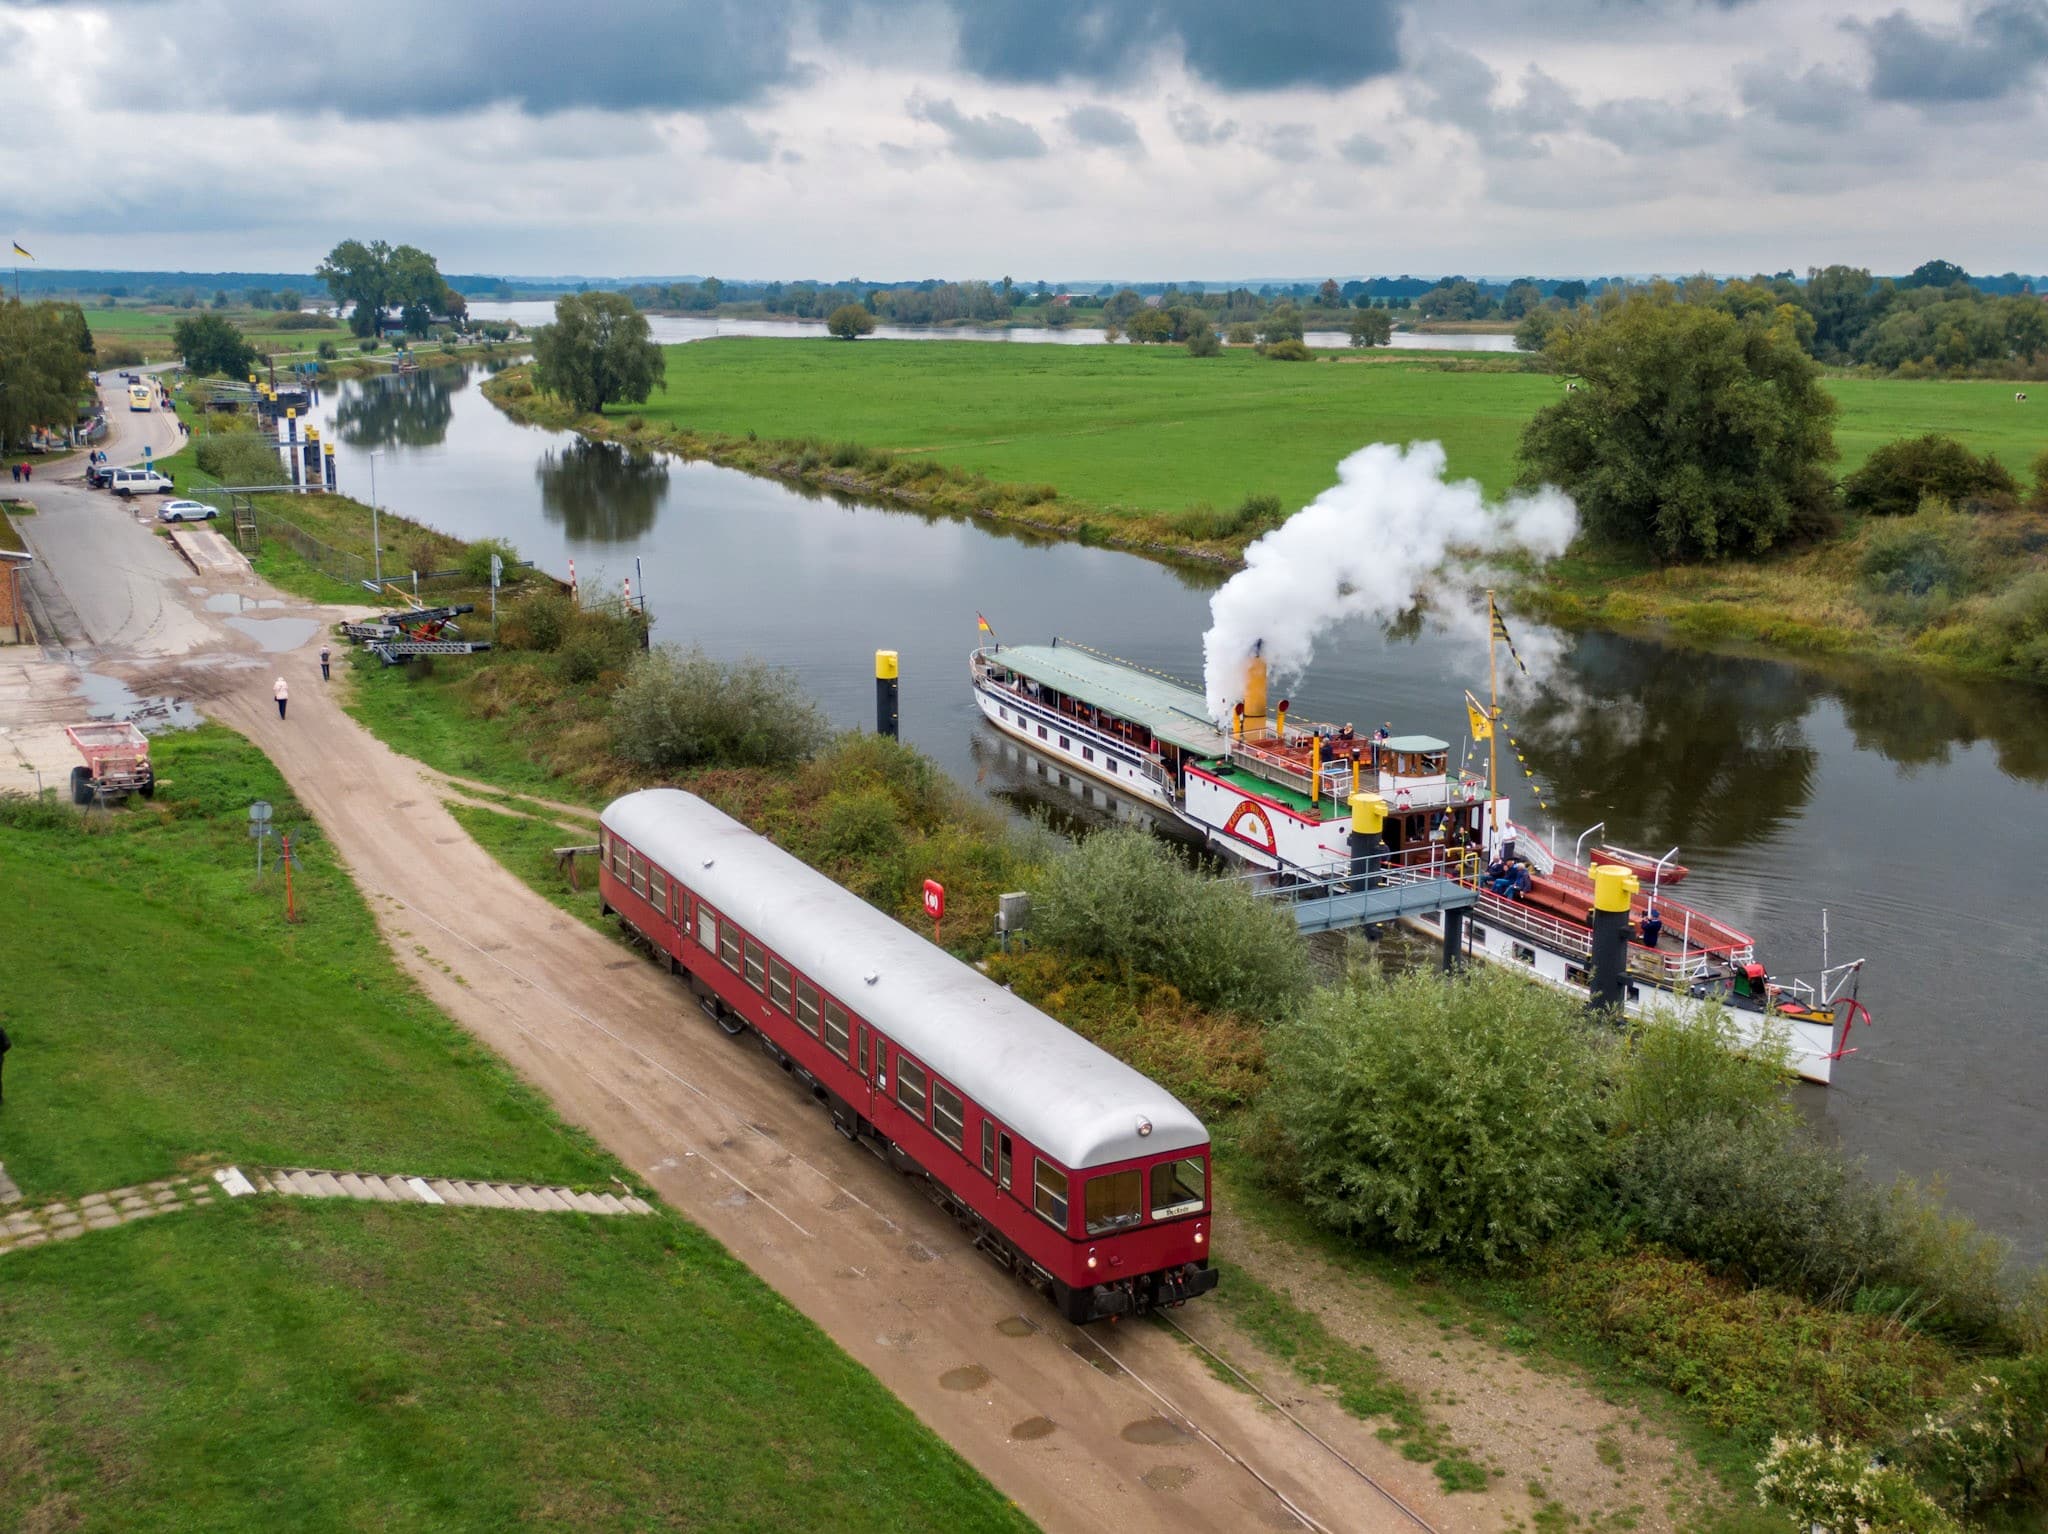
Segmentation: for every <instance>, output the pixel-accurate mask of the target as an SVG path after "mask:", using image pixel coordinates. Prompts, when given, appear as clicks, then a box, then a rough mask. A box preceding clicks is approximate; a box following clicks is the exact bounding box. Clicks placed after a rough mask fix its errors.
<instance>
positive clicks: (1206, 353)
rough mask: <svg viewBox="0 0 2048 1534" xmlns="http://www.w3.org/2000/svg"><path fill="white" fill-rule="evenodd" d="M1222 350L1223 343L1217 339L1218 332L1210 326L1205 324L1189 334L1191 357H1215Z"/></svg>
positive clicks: (1189, 352) (1189, 353)
mask: <svg viewBox="0 0 2048 1534" xmlns="http://www.w3.org/2000/svg"><path fill="white" fill-rule="evenodd" d="M1222 350H1223V343H1222V342H1221V341H1219V340H1217V339H1216V332H1215V330H1214V329H1212V328H1211V327H1210V326H1207V325H1203V326H1201V327H1200V328H1198V329H1196V330H1195V331H1193V332H1192V333H1190V334H1189V336H1188V355H1189V356H1190V357H1213V356H1215V355H1216V354H1217V353H1218V352H1220V351H1222Z"/></svg>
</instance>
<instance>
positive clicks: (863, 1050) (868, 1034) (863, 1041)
mask: <svg viewBox="0 0 2048 1534" xmlns="http://www.w3.org/2000/svg"><path fill="white" fill-rule="evenodd" d="M874 1036H875V1030H874V1029H872V1028H863V1029H861V1031H860V1059H859V1061H858V1062H857V1063H858V1065H859V1066H860V1073H861V1075H862V1076H866V1075H867V1073H868V1040H870V1039H872V1038H873V1037H874Z"/></svg>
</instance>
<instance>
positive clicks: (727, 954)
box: [718, 922, 740, 975]
mask: <svg viewBox="0 0 2048 1534" xmlns="http://www.w3.org/2000/svg"><path fill="white" fill-rule="evenodd" d="M718 957H719V960H720V962H722V963H723V964H724V965H725V967H726V968H727V969H729V970H731V971H732V972H733V973H734V974H735V975H737V974H738V973H739V972H740V929H739V928H737V927H735V926H734V925H733V924H732V923H731V922H724V923H721V924H720V926H719V930H718Z"/></svg>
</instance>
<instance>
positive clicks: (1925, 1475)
mask: <svg viewBox="0 0 2048 1534" xmlns="http://www.w3.org/2000/svg"><path fill="white" fill-rule="evenodd" d="M1905 1452H1906V1457H1907V1459H1908V1460H1909V1461H1910V1462H1911V1463H1912V1465H1913V1466H1914V1469H1915V1470H1916V1472H1917V1473H1918V1475H1919V1478H1920V1481H1921V1483H1922V1484H1923V1485H1925V1486H1927V1487H1929V1488H1931V1489H1932V1490H1933V1491H1934V1492H1935V1493H1936V1494H1937V1495H1938V1496H1939V1497H1940V1498H1941V1499H1942V1501H1944V1502H1945V1503H1946V1504H1947V1505H1948V1506H1949V1507H1950V1508H1951V1509H1952V1510H1953V1511H1955V1512H1957V1513H1960V1514H1964V1515H1973V1514H1974V1515H1981V1514H1984V1513H1988V1512H1990V1511H1992V1510H1993V1509H1995V1508H1997V1507H1998V1506H1999V1505H2000V1504H2002V1503H2003V1504H2011V1503H2014V1502H2016V1501H2018V1500H2020V1499H2021V1498H2022V1497H2023V1496H2026V1495H2028V1494H2029V1493H2031V1494H2033V1495H2036V1496H2038V1495H2039V1494H2040V1493H2041V1492H2043V1491H2048V1484H2044V1471H2048V1354H2039V1353H2036V1354H2033V1355H2031V1356H2029V1357H2026V1358H2019V1359H2007V1360H2003V1361H2000V1362H1998V1363H1994V1364H1991V1365H1989V1366H1988V1367H1986V1368H1983V1369H1979V1370H1973V1371H1971V1372H1970V1374H1969V1377H1968V1378H1967V1379H1966V1380H1964V1381H1963V1382H1962V1384H1961V1386H1960V1388H1958V1389H1957V1390H1955V1391H1954V1392H1953V1393H1952V1394H1951V1396H1950V1398H1949V1400H1947V1401H1946V1402H1944V1403H1943V1404H1942V1405H1941V1406H1940V1407H1938V1408H1937V1409H1936V1410H1934V1411H1932V1412H1930V1413H1928V1414H1927V1417H1926V1418H1925V1419H1924V1420H1923V1421H1922V1423H1921V1425H1920V1426H1919V1427H1917V1428H1915V1429H1914V1430H1913V1433H1912V1436H1911V1437H1910V1438H1909V1439H1908V1440H1907V1443H1906V1451H1905Z"/></svg>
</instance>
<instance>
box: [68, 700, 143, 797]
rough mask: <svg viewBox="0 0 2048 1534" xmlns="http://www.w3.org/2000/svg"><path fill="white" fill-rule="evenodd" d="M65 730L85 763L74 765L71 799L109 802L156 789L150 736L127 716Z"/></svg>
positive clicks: (75, 725) (96, 721)
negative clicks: (150, 751)
mask: <svg viewBox="0 0 2048 1534" xmlns="http://www.w3.org/2000/svg"><path fill="white" fill-rule="evenodd" d="M64 733H65V734H66V735H68V736H69V737H70V738H71V744H72V745H74V746H76V747H77V748H78V754H79V755H80V756H82V757H84V758H85V765H84V766H82V767H74V768H72V769H71V802H72V803H73V804H91V803H93V802H95V801H98V802H99V803H101V804H106V803H108V802H110V801H112V800H115V799H125V798H127V797H128V796H129V795H130V794H140V795H142V797H143V798H145V799H147V798H149V797H151V796H152V795H153V794H155V793H156V773H155V771H154V770H153V769H152V768H151V767H150V765H149V737H148V736H147V735H144V734H143V733H142V731H140V730H138V729H136V728H135V726H134V725H133V724H131V723H129V722H128V721H127V720H126V719H95V720H93V721H92V722H91V723H90V724H67V725H66V726H64Z"/></svg>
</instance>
